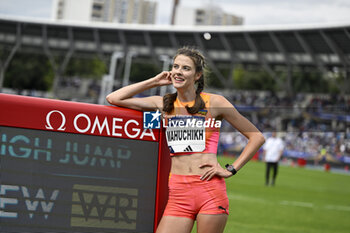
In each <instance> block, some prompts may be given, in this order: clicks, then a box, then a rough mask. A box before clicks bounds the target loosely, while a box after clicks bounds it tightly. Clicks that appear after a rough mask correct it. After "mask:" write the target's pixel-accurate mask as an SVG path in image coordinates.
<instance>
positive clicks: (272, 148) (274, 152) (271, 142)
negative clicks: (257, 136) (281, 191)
mask: <svg viewBox="0 0 350 233" xmlns="http://www.w3.org/2000/svg"><path fill="white" fill-rule="evenodd" d="M263 149H264V161H265V162H266V185H269V184H270V170H271V169H273V176H272V181H271V185H275V180H276V177H277V172H278V161H279V160H280V159H281V157H282V154H283V150H284V143H283V141H282V139H281V138H278V137H276V132H273V133H272V135H271V137H270V138H268V139H267V140H266V142H265V144H264V146H263Z"/></svg>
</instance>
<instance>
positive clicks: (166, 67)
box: [159, 55, 170, 96]
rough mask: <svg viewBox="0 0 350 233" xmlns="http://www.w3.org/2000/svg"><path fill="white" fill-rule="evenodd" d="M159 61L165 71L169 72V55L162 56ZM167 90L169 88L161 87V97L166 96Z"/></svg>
mask: <svg viewBox="0 0 350 233" xmlns="http://www.w3.org/2000/svg"><path fill="white" fill-rule="evenodd" d="M159 59H160V60H161V61H162V62H163V70H166V71H168V70H169V65H170V57H169V56H167V55H160V56H159ZM167 88H168V86H161V87H160V91H159V95H160V96H163V95H165V93H166V91H167Z"/></svg>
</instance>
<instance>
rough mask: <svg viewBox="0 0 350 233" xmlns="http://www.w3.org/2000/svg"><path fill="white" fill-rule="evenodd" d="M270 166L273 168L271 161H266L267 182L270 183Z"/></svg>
mask: <svg viewBox="0 0 350 233" xmlns="http://www.w3.org/2000/svg"><path fill="white" fill-rule="evenodd" d="M270 168H271V163H269V162H267V163H266V175H265V184H266V185H269V182H270Z"/></svg>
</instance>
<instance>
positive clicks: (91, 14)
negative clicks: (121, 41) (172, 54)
mask: <svg viewBox="0 0 350 233" xmlns="http://www.w3.org/2000/svg"><path fill="white" fill-rule="evenodd" d="M156 10H157V3H156V2H152V1H146V0H74V1H68V0H55V1H54V3H53V18H54V19H57V20H66V21H85V22H90V21H97V22H114V23H129V24H131V23H136V24H154V23H155V20H156Z"/></svg>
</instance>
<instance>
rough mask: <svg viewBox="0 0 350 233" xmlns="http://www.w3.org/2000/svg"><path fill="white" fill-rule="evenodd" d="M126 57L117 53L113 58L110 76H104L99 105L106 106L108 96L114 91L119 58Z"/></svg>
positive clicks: (121, 53) (114, 53)
mask: <svg viewBox="0 0 350 233" xmlns="http://www.w3.org/2000/svg"><path fill="white" fill-rule="evenodd" d="M123 56H124V53H123V52H119V51H115V52H113V54H112V56H111V63H110V65H109V74H107V75H104V76H103V78H102V83H101V91H100V96H99V100H98V103H99V104H105V103H106V102H105V101H106V100H105V98H106V95H107V94H109V93H111V92H112V91H113V86H114V79H115V70H116V68H117V62H118V59H119V58H122V57H123Z"/></svg>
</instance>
